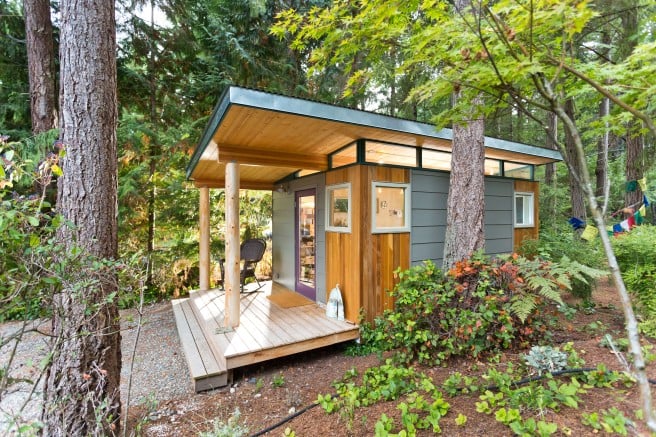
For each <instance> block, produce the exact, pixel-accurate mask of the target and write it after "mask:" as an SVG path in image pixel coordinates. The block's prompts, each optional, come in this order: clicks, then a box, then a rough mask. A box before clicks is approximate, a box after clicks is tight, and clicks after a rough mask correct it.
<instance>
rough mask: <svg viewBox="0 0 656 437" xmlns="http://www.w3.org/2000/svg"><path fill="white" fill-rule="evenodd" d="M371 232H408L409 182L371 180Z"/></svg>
mask: <svg viewBox="0 0 656 437" xmlns="http://www.w3.org/2000/svg"><path fill="white" fill-rule="evenodd" d="M371 200H372V214H371V216H372V232H373V233H379V234H380V233H392V232H410V184H400V183H392V182H373V183H372V185H371Z"/></svg>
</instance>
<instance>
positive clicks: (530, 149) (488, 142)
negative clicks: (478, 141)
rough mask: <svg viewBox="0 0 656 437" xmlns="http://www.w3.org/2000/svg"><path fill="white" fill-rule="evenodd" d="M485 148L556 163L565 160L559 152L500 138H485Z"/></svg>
mask: <svg viewBox="0 0 656 437" xmlns="http://www.w3.org/2000/svg"><path fill="white" fill-rule="evenodd" d="M485 147H490V148H492V149H499V150H506V151H508V152H515V153H521V154H523V155H531V156H539V157H541V158H548V159H553V160H554V161H562V160H563V157H562V155H561V154H560V152H559V151H558V150H552V149H546V148H544V147H538V146H533V145H531V144H525V143H517V142H515V141H508V140H502V139H500V138H494V137H485Z"/></svg>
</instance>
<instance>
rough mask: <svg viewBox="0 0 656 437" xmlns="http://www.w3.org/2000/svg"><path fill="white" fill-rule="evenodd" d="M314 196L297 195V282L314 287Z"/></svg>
mask: <svg viewBox="0 0 656 437" xmlns="http://www.w3.org/2000/svg"><path fill="white" fill-rule="evenodd" d="M314 201H315V196H314V195H309V196H299V197H298V225H299V226H298V252H299V253H298V255H299V256H298V263H299V265H298V269H297V271H298V282H299V283H300V284H302V285H304V286H306V287H309V288H314V283H315V279H316V278H315V271H316V265H315V258H314V256H315V223H316V222H315V205H314Z"/></svg>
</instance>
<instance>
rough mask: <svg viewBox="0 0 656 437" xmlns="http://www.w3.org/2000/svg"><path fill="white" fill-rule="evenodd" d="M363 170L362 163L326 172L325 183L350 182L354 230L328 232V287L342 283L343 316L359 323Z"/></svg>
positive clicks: (328, 184)
mask: <svg viewBox="0 0 656 437" xmlns="http://www.w3.org/2000/svg"><path fill="white" fill-rule="evenodd" d="M360 172H361V169H360V167H359V166H352V167H346V168H343V169H337V170H333V171H329V172H328V173H326V186H330V185H336V184H341V183H345V182H350V183H351V233H348V234H347V233H342V232H326V290H328V292H330V290H332V289H333V287H335V285H336V284H339V286H340V289H341V290H342V298H343V300H344V317H345V318H346V319H347V320H350V321H352V322H357V320H358V314H359V312H360V307H361V305H362V277H361V274H360V270H361V248H360V243H361V231H362V230H361V220H362V218H361V215H362V201H361V198H360V195H359V194H358V193H360V190H361V185H362V184H361V180H360V179H361V175H360Z"/></svg>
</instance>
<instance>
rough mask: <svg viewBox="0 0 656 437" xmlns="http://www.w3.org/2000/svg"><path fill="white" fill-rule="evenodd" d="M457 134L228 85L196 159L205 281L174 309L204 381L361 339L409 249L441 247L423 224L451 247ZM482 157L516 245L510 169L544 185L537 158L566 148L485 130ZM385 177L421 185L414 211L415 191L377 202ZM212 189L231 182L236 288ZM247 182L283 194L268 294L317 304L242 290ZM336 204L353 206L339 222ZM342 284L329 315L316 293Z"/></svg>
mask: <svg viewBox="0 0 656 437" xmlns="http://www.w3.org/2000/svg"><path fill="white" fill-rule="evenodd" d="M452 136H453V133H452V131H451V130H450V129H441V130H436V129H435V126H433V125H430V124H425V123H419V122H416V121H410V120H403V119H398V118H394V117H389V116H385V115H380V114H374V113H370V112H366V111H359V110H355V109H349V108H341V107H337V106H333V105H328V104H323V103H319V102H315V101H311V100H304V99H298V98H293V97H286V96H282V95H278V94H271V93H267V92H263V91H257V90H252V89H245V88H239V87H235V86H231V87H228V88H227V89H226V90H225V91H224V93H223V94H222V96H221V97H220V99H219V102H218V104H217V106H216V107H215V109H214V112H213V113H212V115H211V117H210V119H209V122H208V124H207V127H206V129H205V132H204V133H203V135H202V137H201V140H200V142H199V144H198V146H197V147H196V150H195V151H194V154H193V155H192V157H191V161H190V164H189V166H188V167H187V178H188V179H189V180H191V181H193V183H194V186H195V187H196V188H197V189H198V190H199V192H200V196H199V200H200V205H199V222H200V223H199V224H200V226H199V290H198V291H194V292H192V293H191V297H190V298H189V299H188V300H182V301H178V302H176V303H175V304H174V308H176V320H178V326H179V329H180V333H181V334H180V335H181V338H182V339H183V343H188V344H187V345H185V351H186V353H188V355H187V359H188V361H189V365H190V369H191V372H192V374H193V375H194V380H195V381H196V382H195V384H196V389H197V390H203V389H209V388H213V387H217V386H220V385H224V384H226V383H227V379H228V373H229V371H230V370H231V369H234V368H237V367H240V366H244V365H248V364H252V363H256V362H259V361H263V360H267V359H271V358H277V357H282V356H284V355H291V354H294V353H297V352H301V351H305V350H309V349H313V348H316V347H321V346H325V345H329V344H334V343H338V342H342V341H347V340H351V339H354V338H357V337H358V327H357V325H355V323H354V322H357V321H358V319H359V316H360V314H363V313H364V314H366V316H367V318H368V320H370V319H372V318H373V317H375V316H376V315H378V314H381V313H382V312H383V311H384V310H385V309H388V308H391V307H392V306H393V301H392V300H391V299H390V298H389V295H388V294H387V290H390V289H392V288H393V287H394V285H395V283H396V281H397V280H398V278H397V277H396V276H395V275H394V271H395V270H396V269H398V268H401V269H405V268H407V267H409V265H410V263H411V260H412V259H413V258H412V256H415V257H420V258H421V259H428V258H431V257H434V256H432V255H431V254H432V252H431V253H429V254H428V256H427V255H426V253H427V250H423V251H422V250H420V249H422V248H421V247H419V243H422V242H424V240H425V238H424V236H422V233H421V232H422V231H423V230H424V229H425V226H427V225H430V226H433V228H431V229H430V230H429V232H432V233H431V238H433V239H432V240H430V241H429V243H430V244H431V246H430V250H432V251H433V252H440V251H441V246H440V245H441V244H442V241H441V240H440V238H442V237H441V235H442V234H443V228H444V225H445V223H446V219H445V217H446V202H445V199H446V193H447V192H448V176H445V175H448V172H449V171H450V166H451V158H450V152H451V140H452ZM485 156H486V168H485V174H486V175H488V176H490V177H493V178H499V180H502V179H505V181H504V184H505V185H504V190H505V191H504V192H503V195H504V196H505V197H504V201H505V203H503V208H505V209H504V210H503V211H493V213H492V214H491V222H494V223H491V226H496V228H495V230H497V231H496V232H497V234H503V235H502V237H503V239H504V240H503V241H506V240H507V241H508V242H509V244H508V246H511V243H512V223H511V221H512V216H513V215H512V211H513V202H512V195H513V188H512V186H511V184H512V179H515V178H518V179H520V180H521V179H526V180H527V182H529V183H532V184H534V185H535V183H534V181H532V179H533V169H534V167H535V166H536V165H541V164H544V163H548V162H554V161H557V160H559V159H560V155H559V154H558V152H555V151H553V150H546V149H542V148H539V147H535V146H530V145H526V144H520V143H514V142H509V141H504V140H499V139H494V138H489V137H486V138H485ZM435 175H437V176H439V178H438V179H440V178H441V179H440V181H446V183H445V184H442V183H441V182H440V183H439V184H437V185H439V187H438V188H439V189H438V188H435V186H433V185H435V184H432V185H431V186H429V187H428V188H429V190H428V191H427V190H426V189H424V188H426V187H425V185H426V184H424V183H423V182H425V181H427V180H428V179H430V178H427V176H431V177H433V176H435ZM437 176H436V177H437ZM433 179H435V178H433ZM433 179H431V180H433ZM413 186H414V187H416V188H417V190H415V191H416V192H415V191H413V188H412V187H413ZM381 187H382V188H381ZM375 188H377V190H376V193H378V191H381V192H382V190H383V188H384V189H385V190H386V192H387V191H389V189H394V188H396V189H399V190H402V192H403V196H404V199H408V200H411V197H416V199H415V201H414V202H415V203H416V205H417V207H416V209H417V211H416V213H415V214H414V216H413V208H412V207H411V204H412V202H410V201H408V202H404V203H403V206H402V208H397V207H394V208H391V209H390V208H388V206H389V205H388V202H387V200H381V201H380V202H378V201H377V200H376V201H374V200H375V199H376V195H377V194H376V195H374V194H373V193H374V189H375ZM212 189H223V190H224V194H225V196H224V202H225V211H224V212H225V226H226V227H225V232H224V236H225V254H222V255H224V258H225V263H224V266H225V268H224V271H225V277H223V278H222V281H223V284H224V289H225V291H223V290H221V291H218V290H216V289H213V288H212V287H213V284H212V283H211V271H212V266H211V262H210V260H211V256H210V247H211V244H210V243H211V241H210V216H211V214H212V208H211V205H210V190H212ZM240 189H252V190H267V191H271V192H272V197H273V200H272V202H273V218H272V227H273V231H272V234H273V237H272V240H273V243H272V247H273V253H272V274H273V279H274V281H276V283H274V284H273V285H272V286H271V291H269V292H268V293H269V294H275V292H276V289H277V288H286V289H287V291H291V292H300V293H302V294H305V295H306V296H308V297H310V302H309V303H308V305H300V306H298V307H286V306H285V305H284V303H283V304H282V305H280V302H278V303H272V302H271V299H270V298H269V297H267V292H264V293H255V294H253V295H248V294H246V295H245V294H242V293H240V263H241V257H240V243H241V241H240V217H239V192H240ZM340 190H342V191H344V192H342V191H340ZM430 190H432V191H430ZM345 193H346V194H345ZM427 193H428V194H427ZM331 196H332V197H331ZM427 196H428V197H427ZM426 199H428V200H426ZM495 206H498V205H495ZM427 207H430V208H432V209H430V208H427ZM379 209H380V211H383V212H380V211H379ZM392 209H393V210H394V211H392ZM392 212H393V213H394V217H397V218H403V220H401V221H403V222H404V226H403V227H401V228H399V229H395V228H393V229H388V228H386V227H385V226H382V227H376V226H377V225H375V223H376V220H377V219H376V217H378V215H381V214H384V213H388V215H389V214H390V213H392ZM343 213H346V214H343ZM339 214H342V215H344V216H345V217H349V218H348V219H347V220H342V222H343V223H342V222H339V223H338V221H339V220H338V219H339V218H340V217H342V216H340V215H339ZM499 217H501V218H502V219H503V220H504V221H503V223H501V221H502V220H501V219H499ZM342 218H343V217H342ZM497 222H499V223H497ZM434 228H435V229H434ZM499 228H502V231H503V232H499V231H498V229H499ZM440 232H441V233H440ZM413 242H419V243H417V244H414V243H413ZM504 247H505V246H504ZM440 253H441V252H440ZM214 255H216V254H214ZM276 284H277V285H276ZM336 285H339V288H340V290H341V293H342V296H343V305H344V317H345V318H346V320H349V321H350V323H349V322H344V321H342V322H338V321H336V320H332V319H328V318H327V317H326V316H325V311H324V310H323V309H322V308H321V307H320V306H319V305H318V303H321V304H325V303H327V302H328V294H329V290H331V289H333V287H336ZM288 296H289V297H290V299H291V296H293V295H288ZM194 350H195V352H194Z"/></svg>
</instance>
